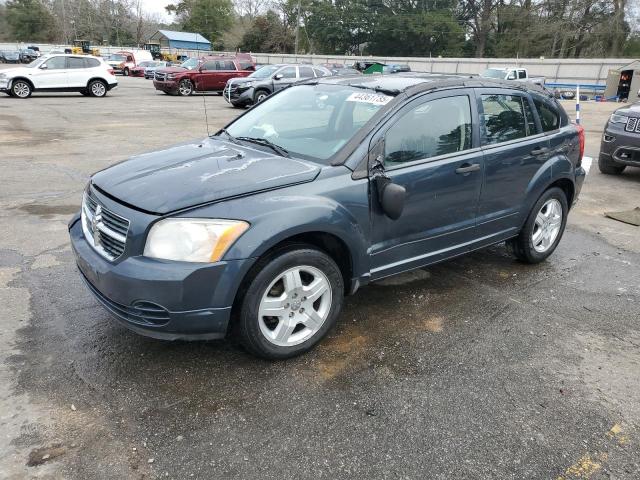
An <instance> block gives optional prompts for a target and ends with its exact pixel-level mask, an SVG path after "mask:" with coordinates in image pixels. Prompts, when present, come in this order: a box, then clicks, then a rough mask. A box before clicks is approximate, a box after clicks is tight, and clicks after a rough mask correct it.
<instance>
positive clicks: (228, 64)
mask: <svg viewBox="0 0 640 480" xmlns="http://www.w3.org/2000/svg"><path fill="white" fill-rule="evenodd" d="M220 63H221V64H222V68H221V70H235V69H236V64H235V63H233V61H231V60H224V61H222V62H220Z"/></svg>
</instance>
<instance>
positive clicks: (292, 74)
mask: <svg viewBox="0 0 640 480" xmlns="http://www.w3.org/2000/svg"><path fill="white" fill-rule="evenodd" d="M278 73H279V74H280V75H282V78H296V67H286V68H283V69H282V70H280V71H279V72H278Z"/></svg>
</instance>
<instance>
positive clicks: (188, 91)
mask: <svg viewBox="0 0 640 480" xmlns="http://www.w3.org/2000/svg"><path fill="white" fill-rule="evenodd" d="M192 94H193V83H191V80H187V79H184V80H180V83H179V84H178V95H180V96H181V97H188V96H189V95H192Z"/></svg>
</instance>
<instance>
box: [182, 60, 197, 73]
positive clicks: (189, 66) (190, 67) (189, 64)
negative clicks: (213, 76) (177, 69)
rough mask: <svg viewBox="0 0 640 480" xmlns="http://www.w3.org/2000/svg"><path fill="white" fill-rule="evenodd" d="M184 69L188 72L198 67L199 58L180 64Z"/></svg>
mask: <svg viewBox="0 0 640 480" xmlns="http://www.w3.org/2000/svg"><path fill="white" fill-rule="evenodd" d="M180 66H181V67H182V68H186V69H187V70H193V69H194V68H196V67H197V66H198V59H197V58H190V59H189V60H185V61H184V62H182V63H181V64H180Z"/></svg>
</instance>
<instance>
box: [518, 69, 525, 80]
mask: <svg viewBox="0 0 640 480" xmlns="http://www.w3.org/2000/svg"><path fill="white" fill-rule="evenodd" d="M518 78H527V72H525V71H524V70H518Z"/></svg>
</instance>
